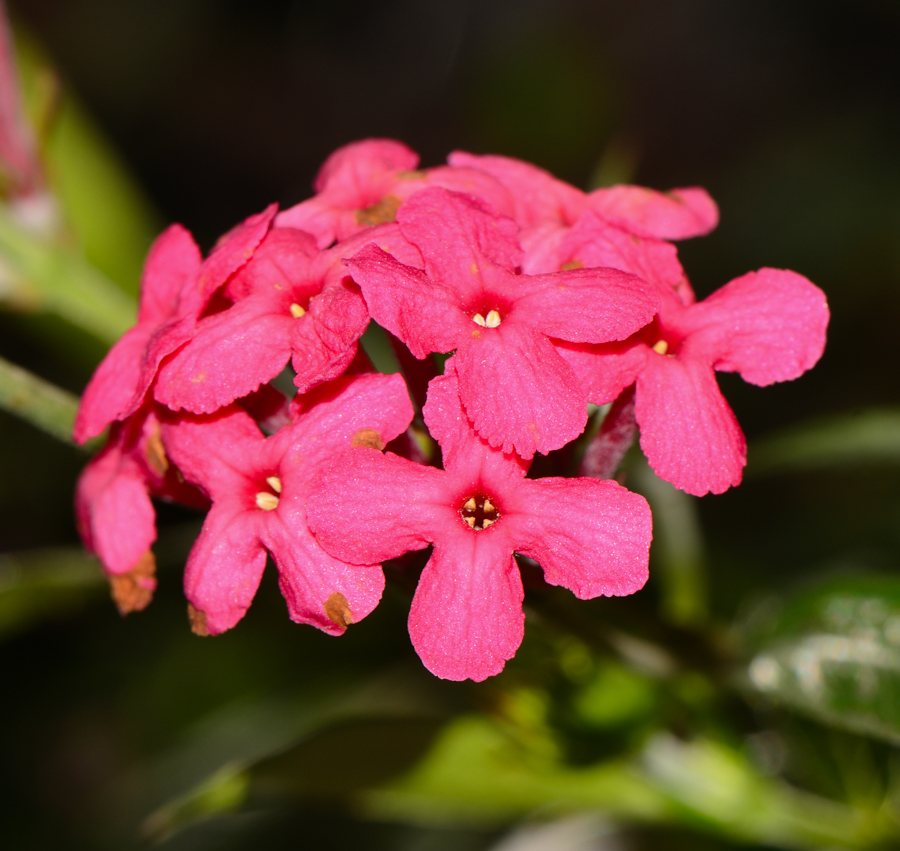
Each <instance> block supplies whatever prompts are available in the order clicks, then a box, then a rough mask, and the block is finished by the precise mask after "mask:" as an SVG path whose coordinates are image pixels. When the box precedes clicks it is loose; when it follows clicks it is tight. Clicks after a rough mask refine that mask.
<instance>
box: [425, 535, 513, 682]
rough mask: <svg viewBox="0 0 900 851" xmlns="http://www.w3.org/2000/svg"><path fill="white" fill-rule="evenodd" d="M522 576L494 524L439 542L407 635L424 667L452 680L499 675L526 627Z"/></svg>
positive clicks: (436, 674) (504, 540) (480, 679)
mask: <svg viewBox="0 0 900 851" xmlns="http://www.w3.org/2000/svg"><path fill="white" fill-rule="evenodd" d="M523 598H524V592H523V590H522V579H521V576H520V575H519V567H518V565H517V564H516V561H515V559H514V558H513V556H512V546H511V545H510V541H509V539H508V538H507V537H506V536H505V535H502V534H499V533H496V534H495V533H494V530H493V529H486V530H483V531H481V532H471V531H468V530H465V529H461V530H460V531H459V532H458V533H457V534H454V535H452V536H450V537H448V538H445V539H443V540H441V541H440V542H439V543H437V544H435V547H434V552H433V553H432V556H431V559H430V560H429V562H428V564H427V565H426V566H425V570H424V571H423V572H422V576H421V577H420V579H419V585H418V587H417V588H416V594H415V596H414V597H413V601H412V606H411V608H410V611H409V634H410V637H411V638H412V642H413V646H414V647H415V648H416V652H417V653H418V654H419V656H420V658H421V659H422V662H423V663H424V664H425V667H426V668H428V670H429V671H431V673H433V674H434V675H435V676H438V677H442V678H443V679H447V680H466V679H470V680H475V681H476V682H481V681H482V680H485V679H487V678H488V677H491V676H493V675H494V674H498V673H500V671H502V670H503V666H504V665H505V664H506V660H507V659H511V658H512V657H513V656H514V655H515V653H516V650H518V649H519V645H520V644H521V643H522V636H523V635H524V631H525V614H524V612H523V611H522V600H523Z"/></svg>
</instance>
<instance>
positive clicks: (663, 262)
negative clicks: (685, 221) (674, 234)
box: [556, 210, 685, 289]
mask: <svg viewBox="0 0 900 851" xmlns="http://www.w3.org/2000/svg"><path fill="white" fill-rule="evenodd" d="M557 256H558V261H559V263H560V264H563V263H570V262H572V261H573V260H577V261H578V262H580V263H581V264H582V265H584V266H587V267H594V266H606V267H609V268H612V269H621V270H622V271H623V272H631V273H632V274H633V275H637V276H638V277H639V278H643V279H644V280H645V281H649V282H650V283H652V284H655V285H656V286H658V287H662V288H663V289H672V288H674V287H678V286H680V285H683V283H684V281H685V275H684V269H683V268H682V267H681V263H679V262H678V252H677V251H676V249H675V246H674V245H672V244H671V243H669V242H664V241H663V240H661V239H642V238H641V237H639V236H635V235H634V234H632V233H628V232H627V231H625V230H622V228H619V227H615V226H614V225H611V224H610V223H609V222H608V221H606V220H604V219H602V218H601V217H600V216H598V215H597V214H596V213H594V212H593V211H592V210H588V211H587V212H585V214H584V215H583V216H582V217H581V218H580V219H579V221H578V223H577V224H576V225H575V226H574V227H573V228H572V229H571V230H570V231H569V232H568V233H567V234H566V236H565V238H564V239H563V240H562V241H561V243H560V245H559V248H558V249H557ZM556 268H557V269H558V268H559V266H557V267H556Z"/></svg>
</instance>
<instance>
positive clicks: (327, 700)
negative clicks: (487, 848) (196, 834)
mask: <svg viewBox="0 0 900 851" xmlns="http://www.w3.org/2000/svg"><path fill="white" fill-rule="evenodd" d="M445 712H446V710H445V709H444V708H442V707H441V706H440V705H439V704H438V703H435V701H434V700H433V699H432V698H430V697H429V696H428V693H427V689H426V690H425V691H423V690H421V689H420V688H419V687H418V686H417V685H416V678H406V677H404V676H403V675H402V674H401V675H399V676H391V675H387V676H384V677H381V678H377V679H374V680H368V681H363V682H360V683H351V684H348V683H334V682H331V683H316V684H310V685H308V687H307V688H306V689H305V690H304V692H303V693H302V694H301V695H299V696H295V697H287V698H284V699H277V698H271V697H269V698H264V699H255V700H247V701H244V702H241V703H239V704H236V705H232V706H228V707H225V708H223V709H222V710H220V711H219V712H217V713H215V714H214V715H213V716H211V717H208V718H206V719H205V720H203V721H202V722H200V723H199V724H198V725H197V726H196V727H195V728H194V730H193V731H192V732H191V733H189V734H188V735H187V737H186V739H185V740H184V741H183V742H181V743H180V744H179V745H178V746H177V747H175V748H174V749H173V750H172V751H171V752H170V753H169V754H167V755H164V756H163V757H161V758H160V759H158V760H157V761H155V762H154V763H153V764H151V765H147V766H144V767H142V768H140V769H138V770H137V771H136V772H135V773H134V774H133V776H132V777H131V779H130V781H129V782H127V783H126V784H123V786H122V787H121V788H119V789H117V790H115V792H114V793H113V794H114V796H120V800H119V802H118V803H117V804H116V807H117V809H119V811H120V812H121V811H123V810H126V809H127V810H131V811H133V812H139V811H140V810H143V811H144V813H146V811H147V809H152V810H153V811H152V813H151V815H149V816H147V817H145V818H144V821H143V831H144V833H145V834H146V835H147V836H149V837H151V838H155V839H160V838H164V837H166V836H169V835H171V834H172V833H174V832H176V831H177V830H180V829H181V828H183V827H185V826H186V825H188V824H190V823H191V822H193V821H195V820H196V819H198V818H203V817H205V816H208V815H210V814H212V813H215V812H221V811H228V810H231V809H234V808H235V807H237V806H239V805H240V804H241V803H242V801H243V800H244V797H245V795H246V794H247V791H248V790H249V789H250V788H251V784H254V783H257V782H261V783H262V785H263V786H267V787H268V789H269V791H270V792H271V791H273V787H274V790H275V791H276V792H277V794H278V795H281V796H284V795H290V794H293V795H298V794H299V795H303V794H306V793H309V792H310V791H313V792H315V791H316V788H319V791H320V792H321V791H322V789H321V788H320V787H321V786H322V784H323V783H325V784H326V786H327V785H328V781H327V779H325V778H327V777H328V776H329V775H332V776H333V775H339V774H341V773H342V772H346V771H347V770H348V767H349V766H348V765H347V763H348V761H349V760H350V759H351V751H352V749H353V742H354V739H353V736H350V737H349V740H348V741H346V742H344V743H343V744H342V746H341V748H336V747H334V746H333V742H334V740H332V745H331V746H329V744H328V741H329V740H328V739H325V740H319V742H318V746H317V748H318V752H319V758H314V759H312V761H310V757H309V754H302V753H301V752H300V750H299V748H300V746H301V745H303V744H304V743H311V742H314V741H315V740H316V737H317V736H318V735H320V734H322V733H323V731H327V730H332V729H335V728H341V727H342V725H343V728H342V730H341V732H340V734H339V736H338V739H340V738H341V737H347V734H348V730H349V729H352V727H353V725H354V724H355V723H358V722H367V723H369V724H371V723H372V722H373V721H379V722H381V723H379V724H377V725H376V726H377V729H378V731H379V736H378V738H376V739H372V738H371V737H370V736H369V737H367V732H366V731H367V730H368V732H371V729H372V728H371V727H368V728H365V727H364V728H363V733H362V739H363V740H364V741H366V742H367V743H368V745H369V746H372V745H373V744H374V745H375V746H376V749H377V750H379V751H381V750H383V749H384V747H385V746H386V744H387V745H389V743H390V741H391V738H390V736H388V737H387V738H386V739H385V738H384V733H385V730H386V729H390V730H391V732H392V733H394V734H396V733H397V732H398V729H399V728H397V727H393V723H401V724H402V723H410V722H413V723H414V722H415V720H416V719H422V718H423V717H424V718H430V719H439V718H441V717H442V716H443V715H444V714H445ZM385 722H392V723H390V724H388V727H385ZM432 723H433V721H432ZM347 725H350V726H349V727H348V726H347ZM358 733H359V731H357V735H356V739H355V741H356V745H357V749H358V747H359V742H360V739H359V735H358ZM414 739H415V740H416V741H419V742H421V743H422V744H421V746H424V745H425V744H427V742H428V741H430V734H429V735H428V736H427V737H426V738H425V739H422V738H421V737H414ZM323 741H324V751H323V750H322V746H323ZM395 741H396V737H395ZM348 744H349V746H350V750H349V751H348V750H346V749H344V746H346V745H348ZM419 750H420V748H417V749H416V752H415V754H413V756H412V757H410V756H409V755H408V754H407V755H403V754H402V752H401V753H400V755H399V756H400V760H399V763H398V764H397V766H398V767H395V768H393V769H391V773H392V774H395V773H396V772H397V771H399V770H401V769H406V768H408V766H409V762H410V759H411V758H414V757H415V756H418V752H419ZM323 753H326V754H328V755H329V757H330V758H331V759H332V760H333V761H332V762H331V763H330V764H328V765H325V764H323V761H322V758H321V757H322V754H323ZM304 762H305V763H306V765H305V768H304V769H303V770H304V771H306V772H310V771H311V772H313V773H312V775H310V774H309V773H306V774H300V775H299V776H294V775H293V769H295V768H296V767H297V765H298V764H299V765H301V766H303V764H304ZM362 769H363V775H362V777H360V776H359V774H357V775H356V780H355V781H353V782H351V783H350V784H349V786H350V787H352V786H354V785H355V784H356V783H362V785H370V784H372V783H374V782H380V781H382V780H384V779H386V778H385V774H384V770H385V767H381V768H378V769H377V770H376V772H375V774H374V775H373V774H372V773H371V770H366V768H365V766H362ZM345 780H346V778H345ZM347 786H348V784H347V783H346V782H344V781H340V780H339V781H338V782H337V785H336V786H335V782H334V780H332V781H331V788H332V790H334V789H335V788H337V789H345V788H347ZM326 794H327V792H326ZM126 829H127V828H126Z"/></svg>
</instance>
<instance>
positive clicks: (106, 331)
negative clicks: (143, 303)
mask: <svg viewBox="0 0 900 851" xmlns="http://www.w3.org/2000/svg"><path fill="white" fill-rule="evenodd" d="M0 298H7V299H8V300H10V301H12V302H13V303H15V304H19V305H28V306H30V307H32V308H33V309H36V310H43V311H47V312H48V313H55V314H56V315H57V316H61V317H62V318H63V319H66V320H67V321H69V322H71V323H72V324H73V325H75V326H77V327H79V328H82V329H83V330H85V331H88V332H89V333H91V334H93V335H94V336H96V337H97V338H98V339H99V340H102V341H103V342H105V343H108V344H110V345H111V344H112V343H114V342H115V341H116V340H118V339H119V337H121V336H122V334H123V333H124V332H125V331H127V330H128V328H130V327H131V326H132V325H133V324H134V321H135V314H136V312H137V305H136V303H135V300H134V299H133V298H132V297H131V296H129V295H126V294H125V293H123V292H122V290H121V289H120V288H119V287H117V286H116V285H115V284H114V283H113V282H112V281H110V280H109V279H108V278H107V277H105V276H104V275H103V274H102V273H101V272H100V271H98V270H97V269H96V268H94V267H93V266H91V265H90V263H88V262H87V261H86V260H85V259H84V257H83V256H82V255H81V253H80V252H79V251H78V250H77V249H75V248H73V247H71V246H64V245H58V244H56V243H55V242H53V241H51V240H49V239H47V238H45V237H41V236H38V235H36V234H34V233H32V232H30V231H29V230H27V229H26V228H24V227H23V226H22V225H21V224H19V223H18V222H17V221H16V220H15V219H14V218H13V216H12V215H10V213H9V211H8V210H7V209H5V208H0Z"/></svg>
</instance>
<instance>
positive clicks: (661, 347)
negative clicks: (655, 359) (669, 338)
mask: <svg viewBox="0 0 900 851" xmlns="http://www.w3.org/2000/svg"><path fill="white" fill-rule="evenodd" d="M653 351H654V352H656V354H658V355H664V354H665V353H666V352H667V351H669V344H668V343H667V342H666V341H665V340H660V341H659V342H657V343H656V344H655V345H654V346H653Z"/></svg>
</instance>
